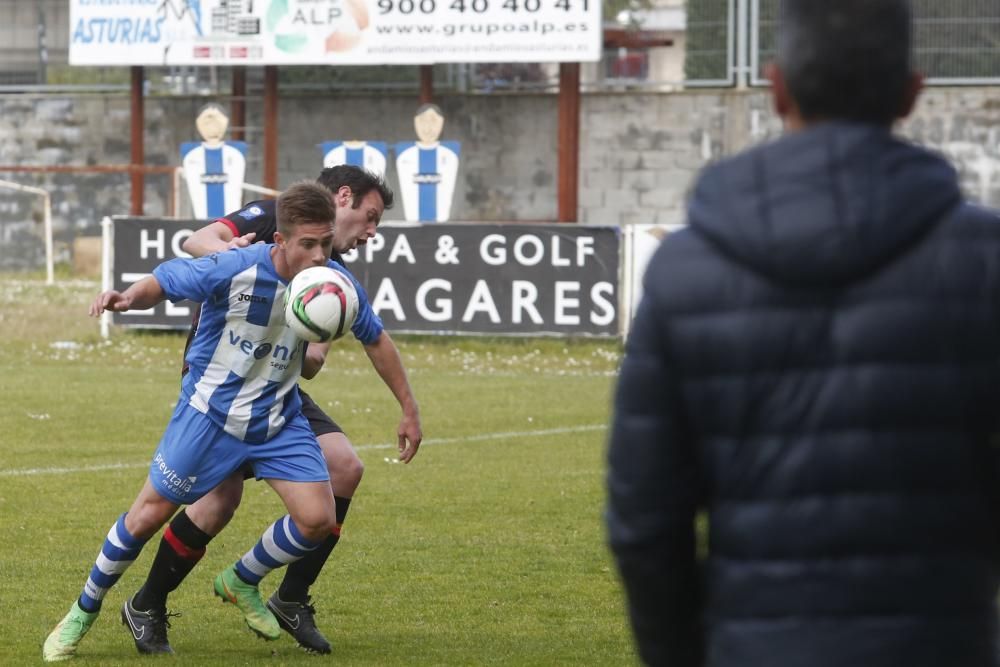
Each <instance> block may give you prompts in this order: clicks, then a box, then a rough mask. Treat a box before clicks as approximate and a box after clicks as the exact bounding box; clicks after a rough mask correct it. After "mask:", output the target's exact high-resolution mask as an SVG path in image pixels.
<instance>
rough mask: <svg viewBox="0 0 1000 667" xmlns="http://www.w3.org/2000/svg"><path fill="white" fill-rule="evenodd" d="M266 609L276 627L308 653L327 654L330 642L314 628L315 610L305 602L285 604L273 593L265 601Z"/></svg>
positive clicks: (307, 600) (307, 601)
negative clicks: (275, 622)
mask: <svg viewBox="0 0 1000 667" xmlns="http://www.w3.org/2000/svg"><path fill="white" fill-rule="evenodd" d="M267 608H268V609H270V610H271V613H272V614H274V617H275V618H276V619H278V625H280V626H281V629H282V630H284V631H285V632H287V633H288V634H290V635H291V636H292V638H293V639H295V641H296V643H298V645H299V646H301V647H302V648H304V649H305V650H306V651H308V652H309V653H323V654H326V653H329V652H330V642H328V641H327V640H326V637H324V636H323V635H322V634H321V633H320V631H319V629H318V628H317V627H316V618H315V616H316V609H315V607H313V606H312V605H311V604H309V598H306V601H305V602H285V601H283V600H282V599H281V598H279V597H278V594H277V593H275V594H274V595H272V596H271V599H270V600H268V601H267Z"/></svg>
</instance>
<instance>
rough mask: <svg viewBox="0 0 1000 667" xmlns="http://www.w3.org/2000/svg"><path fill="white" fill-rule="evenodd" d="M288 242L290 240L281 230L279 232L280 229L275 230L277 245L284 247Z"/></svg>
mask: <svg viewBox="0 0 1000 667" xmlns="http://www.w3.org/2000/svg"><path fill="white" fill-rule="evenodd" d="M287 242H288V239H286V238H285V237H284V235H283V234H282V233H281V232H279V231H275V232H274V243H275V245H277V246H278V247H280V248H284V247H285V244H286V243H287Z"/></svg>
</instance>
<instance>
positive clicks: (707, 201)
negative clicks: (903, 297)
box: [689, 123, 961, 287]
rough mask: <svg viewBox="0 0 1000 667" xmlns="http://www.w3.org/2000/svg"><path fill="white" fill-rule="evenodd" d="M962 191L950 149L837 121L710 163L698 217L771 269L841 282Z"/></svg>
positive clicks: (895, 249) (875, 261)
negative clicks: (945, 154) (944, 154)
mask: <svg viewBox="0 0 1000 667" xmlns="http://www.w3.org/2000/svg"><path fill="white" fill-rule="evenodd" d="M960 200H961V192H960V190H959V186H958V179H957V176H956V174H955V171H954V169H952V167H951V166H950V165H949V164H948V163H947V162H946V161H945V160H944V159H943V158H941V157H939V156H937V155H935V154H933V153H931V152H929V151H927V150H924V149H922V148H919V147H917V146H914V145H912V144H909V143H906V142H904V141H901V140H900V139H897V138H895V137H894V136H893V135H892V133H891V131H889V130H888V129H882V128H878V127H871V126H863V125H850V124H842V123H829V124H822V125H818V126H815V127H812V128H809V129H807V130H804V131H801V132H796V133H792V134H788V135H786V136H785V137H783V138H781V139H779V140H778V141H775V142H773V143H769V144H765V145H763V146H760V147H757V148H755V149H752V150H750V151H747V152H745V153H743V154H741V155H738V156H736V157H734V158H732V159H729V160H725V161H722V162H720V163H718V164H716V165H713V166H711V167H709V168H707V169H706V170H705V172H704V173H703V174H702V176H701V178H700V179H699V181H698V184H697V186H696V188H695V192H694V196H693V198H692V201H691V206H690V212H689V220H690V224H691V227H692V228H693V229H694V230H695V231H697V232H698V233H700V234H702V235H704V236H705V237H707V238H708V239H709V240H710V241H711V242H712V243H713V244H714V245H716V246H717V247H718V248H719V249H720V250H721V251H722V252H724V253H725V254H726V255H728V256H730V257H732V258H734V259H735V260H736V261H738V262H740V263H741V264H744V265H747V266H748V267H750V268H751V269H753V270H755V271H757V272H759V273H762V274H764V275H766V276H768V277H769V278H771V279H774V280H777V281H780V282H784V283H792V284H797V283H798V284H807V285H810V286H829V287H833V286H836V285H841V284H845V283H849V282H853V281H854V280H856V279H859V278H862V277H864V276H865V275H867V274H869V273H870V272H872V271H874V270H876V269H877V268H879V267H880V266H882V265H884V264H886V263H888V262H889V261H891V260H892V259H893V258H894V257H895V256H897V255H898V254H899V253H901V252H903V251H904V250H905V249H906V248H908V247H909V246H910V245H911V244H912V243H915V242H916V241H918V240H919V239H920V238H921V237H922V236H923V235H924V234H925V233H926V232H928V231H929V230H930V229H931V228H932V227H933V226H934V225H935V224H936V223H937V222H938V221H939V220H941V218H942V216H943V215H944V213H946V212H947V211H948V210H949V209H950V208H952V207H953V206H954V205H956V204H957V203H958V202H959V201H960Z"/></svg>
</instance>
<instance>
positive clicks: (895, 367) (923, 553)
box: [607, 124, 1000, 667]
mask: <svg viewBox="0 0 1000 667" xmlns="http://www.w3.org/2000/svg"><path fill="white" fill-rule="evenodd" d="M689 220H690V227H689V228H688V229H686V230H684V231H682V232H679V233H677V234H674V235H671V236H670V237H668V238H667V239H666V240H665V241H664V243H663V244H662V246H661V247H660V248H659V250H658V251H657V253H656V255H655V256H654V258H653V260H652V262H651V264H650V266H649V269H648V272H647V274H646V277H645V282H644V285H645V294H644V298H643V300H642V302H641V305H640V306H639V310H638V314H637V316H636V318H635V323H634V328H633V329H632V332H631V336H630V338H629V340H628V343H627V345H626V353H625V358H624V361H623V363H622V367H621V374H620V379H619V385H618V390H617V394H616V397H615V406H614V409H615V416H614V424H613V427H612V433H611V442H610V450H609V464H610V471H609V477H608V484H609V494H610V496H609V506H608V513H607V520H608V530H609V533H610V541H611V546H612V549H613V551H614V553H615V556H616V558H617V562H618V565H619V569H620V571H621V574H622V577H623V580H624V583H625V586H626V592H627V596H628V602H629V612H630V615H631V619H632V623H633V628H634V630H635V633H636V636H637V639H638V646H639V649H640V652H641V655H642V657H643V658H644V660H645V661H647V662H649V663H651V664H663V665H683V666H686V665H703V664H704V665H713V666H719V667H722V666H726V667H728V666H734V667H735V666H739V667H755V666H760V667H782V666H789V667H827V666H829V667H863V666H869V665H879V666H881V665H885V666H887V667H888V666H892V667H919V666H921V665H927V666H932V665H933V666H935V667H959V666H964V665H993V664H994V661H995V648H994V640H995V637H996V629H997V615H996V608H995V597H996V594H997V574H998V558H997V556H998V534H1000V524H998V521H1000V507H998V503H997V498H998V486H997V484H998V481H997V480H998V477H1000V476H998V474H997V466H996V457H995V451H996V445H998V444H1000V442H998V440H1000V439H998V438H997V437H996V436H995V434H996V432H997V422H998V415H1000V217H998V216H997V214H995V213H993V212H990V211H988V210H985V209H979V208H975V207H973V206H971V205H968V204H966V203H964V202H963V201H962V198H961V195H960V192H959V189H958V185H957V182H956V176H955V173H954V171H953V170H952V169H951V167H949V166H948V164H947V163H945V162H944V161H943V160H942V159H940V158H939V157H937V156H935V155H933V154H931V153H929V152H927V151H925V150H922V149H920V148H917V147H915V146H912V145H910V144H907V143H905V142H903V141H901V140H899V139H896V138H894V137H893V136H892V135H891V134H890V133H889V132H888V131H885V130H881V129H877V128H871V127H864V126H854V125H845V124H824V125H821V126H817V127H814V128H812V129H809V130H807V131H804V132H800V133H796V134H791V135H788V136H786V137H784V138H782V139H781V140H779V141H777V142H775V143H771V144H768V145H765V146H762V147H759V148H756V149H754V150H751V151H748V152H746V153H744V154H742V155H739V156H737V157H735V158H733V159H730V160H727V161H724V162H721V163H719V164H717V165H715V166H712V167H710V168H708V169H707V170H706V171H705V172H704V174H703V176H702V178H701V179H700V182H699V183H698V185H697V188H696V191H695V194H694V196H693V200H692V203H691V206H690V218H689ZM701 511H704V512H705V513H706V515H707V525H708V530H707V533H708V544H707V545H700V546H696V544H695V543H696V538H695V531H694V528H693V522H694V519H695V517H696V514H697V513H698V512H701ZM696 551H700V552H701V556H700V557H696Z"/></svg>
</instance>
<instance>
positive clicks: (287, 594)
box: [278, 496, 351, 602]
mask: <svg viewBox="0 0 1000 667" xmlns="http://www.w3.org/2000/svg"><path fill="white" fill-rule="evenodd" d="M334 500H335V501H336V502H337V526H336V527H335V528H334V529H333V532H332V533H331V534H329V535H327V537H326V539H325V540H323V541H322V542H321V543H320V545H319V546H318V547H316V548H315V549H313V550H312V551H310V552H309V553H307V554H306V555H305V556H304V557H303V558H302V559H301V560H297V561H295V562H294V563H292V564H291V565H289V566H288V568H287V569H286V570H285V578H284V579H283V580H282V581H281V586H280V587H279V588H278V597H279V598H281V599H282V600H283V601H284V602H305V601H306V600H308V599H309V587H310V586H312V585H313V583H315V581H316V578H317V577H319V573H320V571H321V570H322V569H323V566H324V565H325V564H326V560H327V559H328V558H329V557H330V552H332V551H333V548H334V547H335V546H337V542H338V541H340V526H341V525H342V524H343V523H344V517H346V516H347V508H349V507H350V506H351V499H350V498H341V497H340V496H335V497H334Z"/></svg>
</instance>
